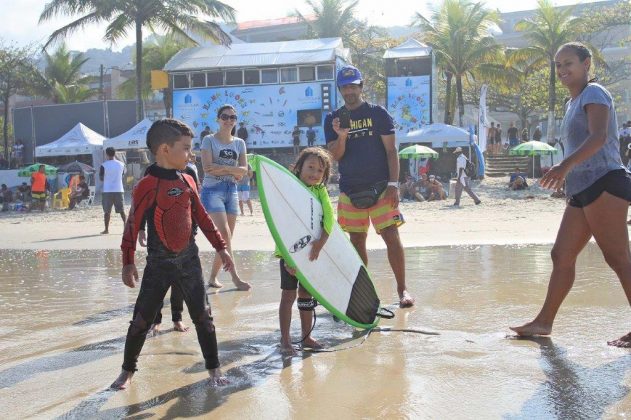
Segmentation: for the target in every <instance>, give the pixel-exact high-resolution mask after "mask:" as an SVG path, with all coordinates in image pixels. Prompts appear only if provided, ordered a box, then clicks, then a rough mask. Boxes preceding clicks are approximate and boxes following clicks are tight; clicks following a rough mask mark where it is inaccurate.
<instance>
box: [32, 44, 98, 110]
mask: <svg viewBox="0 0 631 420" xmlns="http://www.w3.org/2000/svg"><path fill="white" fill-rule="evenodd" d="M43 55H44V56H43V58H44V61H45V62H46V68H45V69H44V72H43V73H42V72H38V76H39V77H38V78H37V82H38V83H37V86H36V88H35V90H36V92H37V93H40V94H42V95H43V96H46V97H48V98H50V99H52V101H53V102H54V103H56V104H65V103H73V102H83V101H85V100H87V99H89V98H90V97H92V96H94V95H96V94H97V93H98V89H91V88H90V87H89V86H88V83H89V82H90V80H91V78H90V77H84V76H82V74H81V66H83V64H85V62H86V61H88V60H89V59H88V58H86V57H85V55H84V54H83V53H71V52H70V51H68V49H67V48H66V45H65V44H61V45H60V46H59V48H57V50H56V51H55V52H54V53H53V54H49V53H48V52H47V51H44V54H43Z"/></svg>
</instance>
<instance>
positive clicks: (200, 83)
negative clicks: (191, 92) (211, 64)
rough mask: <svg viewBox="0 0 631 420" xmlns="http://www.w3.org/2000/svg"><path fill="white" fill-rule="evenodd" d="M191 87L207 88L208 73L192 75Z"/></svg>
mask: <svg viewBox="0 0 631 420" xmlns="http://www.w3.org/2000/svg"><path fill="white" fill-rule="evenodd" d="M191 87H206V73H191Z"/></svg>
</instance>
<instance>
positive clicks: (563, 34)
mask: <svg viewBox="0 0 631 420" xmlns="http://www.w3.org/2000/svg"><path fill="white" fill-rule="evenodd" d="M537 4H538V7H537V10H535V14H534V16H533V17H532V18H529V19H524V20H522V21H520V22H518V23H517V24H516V25H515V29H516V30H517V31H520V32H524V35H525V36H526V38H527V39H528V40H529V41H530V46H529V47H526V48H523V49H520V50H519V51H517V52H515V53H514V54H513V59H514V60H521V59H524V58H529V57H530V58H536V59H538V60H539V61H540V62H542V63H546V64H547V66H548V68H549V77H548V136H547V139H548V142H551V141H553V140H554V121H555V115H554V114H555V112H554V108H555V106H556V102H557V97H556V89H555V85H556V69H555V64H554V56H555V55H556V52H557V50H558V49H559V47H561V45H563V44H565V43H566V42H570V41H574V40H576V39H577V36H578V34H579V33H580V32H582V31H583V29H584V28H583V25H582V18H580V17H574V16H573V13H574V7H567V8H555V7H554V6H553V5H552V2H551V1H550V0H538V2H537Z"/></svg>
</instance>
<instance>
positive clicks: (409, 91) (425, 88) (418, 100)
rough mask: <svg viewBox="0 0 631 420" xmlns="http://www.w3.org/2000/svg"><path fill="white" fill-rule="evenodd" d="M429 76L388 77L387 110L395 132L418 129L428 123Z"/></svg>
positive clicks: (429, 105)
mask: <svg viewBox="0 0 631 420" xmlns="http://www.w3.org/2000/svg"><path fill="white" fill-rule="evenodd" d="M429 82H430V76H429V75H428V76H405V77H388V97H387V99H386V103H387V104H388V106H387V108H388V112H389V113H390V115H392V118H393V119H394V126H395V128H396V130H397V134H405V133H409V132H410V131H414V130H418V129H419V128H421V127H422V126H423V125H426V124H429V113H430V107H431V106H432V104H431V99H430V96H429V91H430V85H429Z"/></svg>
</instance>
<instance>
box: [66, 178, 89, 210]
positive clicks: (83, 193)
mask: <svg viewBox="0 0 631 420" xmlns="http://www.w3.org/2000/svg"><path fill="white" fill-rule="evenodd" d="M89 196H90V187H89V186H88V183H87V182H85V176H84V175H79V183H78V184H77V185H76V186H75V187H73V189H72V192H71V193H70V204H68V210H72V209H74V208H75V206H76V205H77V204H79V203H80V202H81V201H83V200H85V199H86V198H88V197H89Z"/></svg>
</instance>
